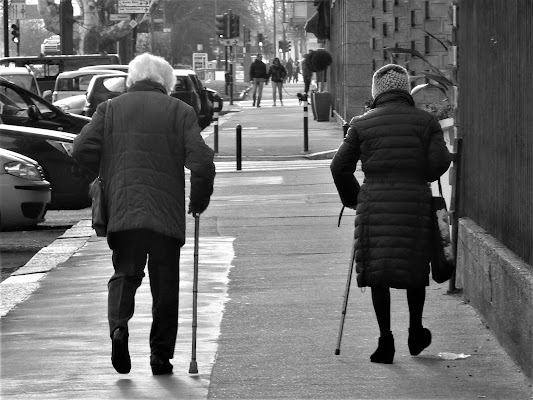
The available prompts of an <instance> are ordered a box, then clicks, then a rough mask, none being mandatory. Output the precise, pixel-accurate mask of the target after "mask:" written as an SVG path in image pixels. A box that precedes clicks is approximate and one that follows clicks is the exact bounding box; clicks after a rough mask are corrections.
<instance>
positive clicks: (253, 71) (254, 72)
mask: <svg viewBox="0 0 533 400" xmlns="http://www.w3.org/2000/svg"><path fill="white" fill-rule="evenodd" d="M267 79H268V73H267V67H266V64H265V63H264V62H263V55H262V54H261V53H258V54H257V56H256V58H255V60H254V62H253V63H252V64H251V65H250V81H251V82H252V83H253V85H254V88H253V92H252V97H253V99H254V102H253V104H252V106H253V107H255V106H256V105H257V107H261V96H262V95H263V85H264V84H265V82H266V81H267Z"/></svg>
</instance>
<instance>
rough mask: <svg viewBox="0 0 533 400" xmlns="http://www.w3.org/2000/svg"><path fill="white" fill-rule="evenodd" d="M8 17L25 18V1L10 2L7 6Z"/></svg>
mask: <svg viewBox="0 0 533 400" xmlns="http://www.w3.org/2000/svg"><path fill="white" fill-rule="evenodd" d="M9 18H10V19H26V4H25V3H13V2H12V3H11V6H10V7H9Z"/></svg>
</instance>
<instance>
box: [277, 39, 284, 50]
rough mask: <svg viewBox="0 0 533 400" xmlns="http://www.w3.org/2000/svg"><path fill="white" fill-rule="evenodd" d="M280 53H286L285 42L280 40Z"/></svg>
mask: <svg viewBox="0 0 533 400" xmlns="http://www.w3.org/2000/svg"><path fill="white" fill-rule="evenodd" d="M278 51H279V52H282V51H283V52H285V42H284V41H283V40H280V41H279V42H278Z"/></svg>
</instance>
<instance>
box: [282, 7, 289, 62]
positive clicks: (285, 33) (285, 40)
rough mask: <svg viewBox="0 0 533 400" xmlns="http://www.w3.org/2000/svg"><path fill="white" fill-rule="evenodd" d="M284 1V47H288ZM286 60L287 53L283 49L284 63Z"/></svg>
mask: <svg viewBox="0 0 533 400" xmlns="http://www.w3.org/2000/svg"><path fill="white" fill-rule="evenodd" d="M281 1H282V3H281V4H282V6H283V21H282V23H283V45H284V46H287V32H286V31H287V25H288V24H287V22H286V21H285V0H281ZM285 60H286V53H285V48H284V49H283V61H285Z"/></svg>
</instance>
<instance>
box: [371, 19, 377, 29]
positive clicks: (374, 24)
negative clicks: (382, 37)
mask: <svg viewBox="0 0 533 400" xmlns="http://www.w3.org/2000/svg"><path fill="white" fill-rule="evenodd" d="M372 29H376V19H375V18H374V17H372Z"/></svg>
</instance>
